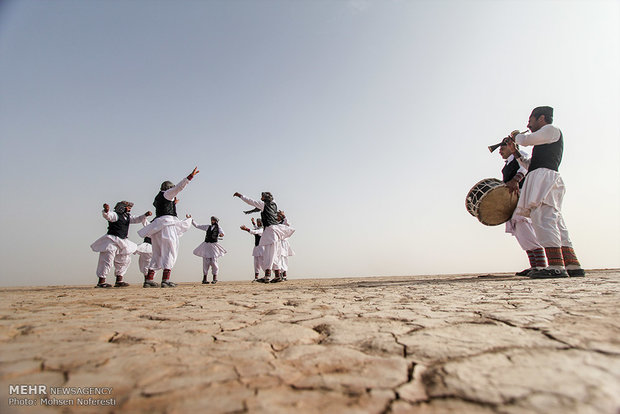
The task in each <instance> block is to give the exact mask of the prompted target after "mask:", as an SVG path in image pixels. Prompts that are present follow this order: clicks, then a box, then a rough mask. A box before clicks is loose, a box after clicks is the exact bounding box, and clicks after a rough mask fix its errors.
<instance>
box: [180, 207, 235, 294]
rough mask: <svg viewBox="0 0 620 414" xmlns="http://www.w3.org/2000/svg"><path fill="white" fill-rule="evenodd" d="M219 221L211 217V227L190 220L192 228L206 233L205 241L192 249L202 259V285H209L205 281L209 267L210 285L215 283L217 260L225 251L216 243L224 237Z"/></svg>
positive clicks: (217, 267)
mask: <svg viewBox="0 0 620 414" xmlns="http://www.w3.org/2000/svg"><path fill="white" fill-rule="evenodd" d="M186 217H187V218H188V219H190V218H192V216H191V215H190V214H188V215H186ZM219 221H220V220H219V219H218V218H217V217H215V216H211V225H208V224H205V225H200V224H197V223H196V222H195V221H194V219H192V225H193V226H194V227H196V228H197V229H199V230H205V231H206V232H207V234H206V235H205V241H204V242H202V243H200V245H199V246H198V247H196V248H195V249H194V254H195V255H196V256H199V257H202V274H203V275H204V276H203V278H202V284H204V285H206V284H208V283H209V281H208V280H207V274H208V273H209V267H211V273H212V274H213V281H212V282H211V283H212V284H216V283H217V273H218V270H219V266H218V264H217V258H218V257H221V256H224V255H225V254H226V249H224V248H223V247H222V246H220V244H219V243H218V242H217V241H218V239H221V238H222V237H224V230H223V229H222V228H221V227H220V225H219Z"/></svg>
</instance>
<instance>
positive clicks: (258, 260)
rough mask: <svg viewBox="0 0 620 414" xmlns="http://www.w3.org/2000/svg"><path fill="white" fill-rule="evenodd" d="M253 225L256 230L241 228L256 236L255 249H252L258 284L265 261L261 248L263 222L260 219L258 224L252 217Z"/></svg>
mask: <svg viewBox="0 0 620 414" xmlns="http://www.w3.org/2000/svg"><path fill="white" fill-rule="evenodd" d="M252 224H253V225H254V229H253V230H250V229H249V228H248V227H246V226H241V230H244V231H247V232H248V233H250V234H252V235H254V249H252V256H253V257H254V280H253V282H256V281H257V280H258V275H259V274H260V271H261V269H262V260H263V250H264V248H263V247H262V246H259V243H260V238H261V236H262V234H263V222H262V221H261V219H258V220H257V221H256V222H255V221H254V217H252Z"/></svg>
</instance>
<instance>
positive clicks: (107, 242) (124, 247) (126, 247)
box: [90, 234, 138, 254]
mask: <svg viewBox="0 0 620 414" xmlns="http://www.w3.org/2000/svg"><path fill="white" fill-rule="evenodd" d="M90 248H91V249H92V250H93V252H97V253H101V252H105V251H111V250H114V249H115V248H116V251H117V253H119V254H132V253H133V252H135V251H136V250H137V248H138V246H137V245H136V244H135V243H134V242H132V241H131V240H129V239H121V238H120V237H117V236H112V235H110V234H104V235H103V236H101V237H99V238H98V239H97V240H95V242H94V243H93V244H91V245H90Z"/></svg>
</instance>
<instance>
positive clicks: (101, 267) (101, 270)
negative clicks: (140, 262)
mask: <svg viewBox="0 0 620 414" xmlns="http://www.w3.org/2000/svg"><path fill="white" fill-rule="evenodd" d="M132 207H133V203H130V202H129V201H119V202H118V203H116V206H114V211H110V206H109V205H107V204H104V205H103V212H102V214H103V218H104V219H106V220H107V221H108V232H107V234H105V235H103V236H101V237H100V238H98V239H97V240H96V241H95V242H94V243H93V244H91V245H90V248H91V249H92V250H93V251H94V252H99V263H98V264H97V277H98V278H99V281H98V282H97V286H95V287H97V288H110V287H112V285H111V284H109V283H106V275H107V274H108V272H109V271H110V269H111V268H112V265H114V274H115V275H116V283H115V284H114V287H126V286H129V283H127V282H123V276H124V275H125V272H127V268H128V267H129V264H130V263H131V254H132V253H133V252H135V251H136V249H137V246H136V244H135V243H134V242H132V241H131V240H129V239H128V238H127V236H128V235H129V225H130V224H133V223H141V222H143V221H145V220H146V218H147V217H148V216H150V215H151V214H153V213H151V212H150V211H147V212H146V213H144V214H143V215H141V216H132V215H131V214H129V213H130V212H131V208H132Z"/></svg>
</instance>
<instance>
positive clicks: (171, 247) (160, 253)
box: [149, 226, 179, 270]
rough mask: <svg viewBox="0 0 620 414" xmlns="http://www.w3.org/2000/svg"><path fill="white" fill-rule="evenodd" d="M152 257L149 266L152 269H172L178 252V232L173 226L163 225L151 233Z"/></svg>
mask: <svg viewBox="0 0 620 414" xmlns="http://www.w3.org/2000/svg"><path fill="white" fill-rule="evenodd" d="M151 244H152V246H153V258H152V259H151V263H150V265H149V268H150V269H152V270H159V269H172V268H173V267H174V264H175V263H176V261H177V255H178V252H179V233H178V231H177V229H176V227H175V226H164V227H163V228H162V229H161V230H160V231H158V232H157V233H154V234H152V235H151Z"/></svg>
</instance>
